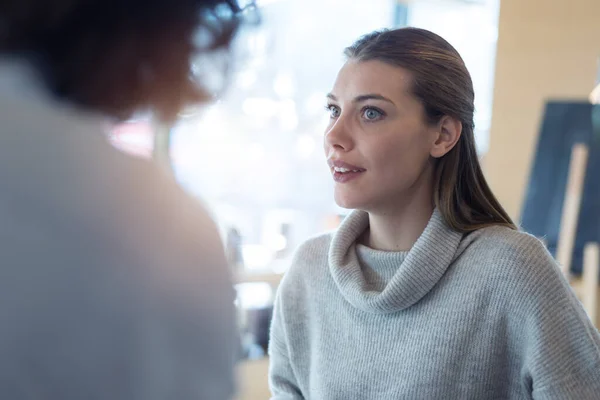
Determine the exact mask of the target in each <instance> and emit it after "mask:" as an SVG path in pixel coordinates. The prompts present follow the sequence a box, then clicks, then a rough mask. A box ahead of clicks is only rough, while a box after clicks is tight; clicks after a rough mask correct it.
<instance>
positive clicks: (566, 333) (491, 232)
mask: <svg viewBox="0 0 600 400" xmlns="http://www.w3.org/2000/svg"><path fill="white" fill-rule="evenodd" d="M367 226H368V216H367V214H366V213H364V212H360V211H354V212H352V213H351V214H350V215H349V216H348V217H347V218H346V219H345V220H344V221H343V223H342V225H341V226H340V228H339V229H338V230H337V232H336V233H334V234H327V235H322V236H319V237H316V238H314V239H311V240H309V241H307V242H306V243H304V244H303V245H302V246H301V247H300V248H299V249H298V251H297V253H296V255H295V258H294V261H293V263H292V265H291V268H290V270H289V271H288V273H287V274H286V276H285V277H284V279H283V281H282V283H281V286H280V289H279V292H278V295H277V298H276V304H275V314H274V319H273V323H272V328H271V343H270V357H271V366H270V372H269V383H270V387H271V391H272V393H273V399H276V400H284V399H285V400H292V399H310V400H321V399H322V400H335V399H339V400H342V399H343V400H352V399H365V400H366V399H368V400H376V399H381V400H384V399H385V400H387V399H445V400H451V399H461V400H464V399H531V398H533V399H579V400H586V399H600V335H599V334H598V331H597V330H596V328H594V326H593V325H592V323H591V321H590V320H589V318H588V317H587V316H586V314H585V312H584V310H583V308H582V307H581V304H580V303H579V301H578V300H577V298H576V297H575V296H574V294H573V292H572V290H571V289H570V287H569V285H568V283H567V282H566V280H565V279H564V278H563V277H562V275H561V273H560V271H559V268H558V267H557V265H556V262H555V261H554V260H553V258H552V257H551V255H550V254H549V253H548V252H547V251H546V249H545V248H544V246H543V245H542V244H541V242H540V241H538V240H537V239H536V238H534V237H533V236H530V235H528V234H525V233H522V232H517V231H514V230H511V229H509V228H504V227H490V228H485V229H480V230H478V231H476V232H473V233H471V234H468V235H463V234H460V233H457V232H456V231H453V230H452V229H451V228H450V227H449V226H448V225H447V224H446V223H445V222H444V220H443V217H442V216H441V214H440V213H439V212H438V211H437V210H436V211H434V213H433V215H432V217H431V219H430V221H429V223H428V225H427V227H426V228H425V230H424V232H423V233H422V235H421V236H420V238H419V239H418V240H417V242H416V243H415V245H414V246H413V248H412V249H411V250H410V251H408V252H404V253H401V252H385V251H376V250H373V249H371V248H368V247H366V246H363V245H360V244H357V238H358V237H359V236H360V235H361V233H362V232H364V231H365V229H366V228H367Z"/></svg>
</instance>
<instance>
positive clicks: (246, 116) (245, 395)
mask: <svg viewBox="0 0 600 400" xmlns="http://www.w3.org/2000/svg"><path fill="white" fill-rule="evenodd" d="M257 5H258V8H259V12H260V19H261V20H260V24H257V25H250V26H247V27H245V28H244V30H245V34H243V35H240V36H239V38H238V40H237V41H236V42H235V51H236V54H237V59H236V61H235V62H234V64H233V65H232V66H231V70H230V72H229V74H230V75H229V79H230V83H229V84H228V86H227V89H226V91H225V92H224V93H222V95H221V96H220V97H219V100H218V102H216V103H215V104H213V105H211V106H209V107H206V108H203V109H201V110H190V112H188V113H184V114H182V115H181V118H180V119H179V121H177V123H176V124H175V125H173V126H162V125H160V124H158V123H156V122H155V121H153V120H152V119H150V118H147V117H144V116H140V117H139V118H136V119H133V120H131V121H127V122H125V123H123V124H120V125H119V126H116V127H114V129H113V130H112V131H111V132H110V138H111V141H112V142H113V143H114V145H115V146H116V147H118V148H119V149H121V150H123V151H126V152H128V153H131V154H134V155H135V156H138V157H147V158H150V157H154V158H155V159H156V160H157V162H160V163H163V164H164V166H165V168H169V169H171V170H172V171H173V173H174V174H175V175H176V177H177V179H178V180H179V181H180V182H181V184H182V185H183V186H184V187H185V188H186V189H187V190H188V191H189V192H190V193H192V194H193V195H196V196H198V198H199V200H200V201H202V202H204V203H206V204H207V206H208V208H209V209H210V210H211V211H212V213H213V216H214V219H215V220H216V221H217V223H218V226H219V228H220V230H221V235H222V238H223V241H224V243H225V244H226V250H227V255H228V258H229V260H230V264H231V268H232V270H233V273H234V277H235V281H236V288H237V291H238V300H237V303H238V308H239V310H240V338H241V340H242V343H243V346H242V350H241V354H240V358H241V360H242V362H241V363H240V382H241V388H240V397H239V398H240V399H265V398H268V387H267V366H268V359H267V357H266V354H265V350H266V345H267V342H268V324H269V321H270V312H271V306H272V301H273V296H274V293H275V290H276V288H277V284H278V282H279V280H280V279H281V276H282V274H283V273H284V272H285V270H286V268H287V267H288V265H289V261H290V257H291V255H292V254H293V251H294V249H295V247H296V246H297V245H298V244H300V243H301V242H302V241H304V240H305V239H307V238H308V237H310V236H312V235H316V234H318V233H321V232H323V231H326V230H331V229H334V228H335V227H336V226H337V224H338V223H339V221H340V219H341V218H343V216H344V215H345V213H346V210H343V209H340V208H338V207H337V206H336V205H335V203H334V202H333V196H332V180H331V178H330V175H329V172H328V169H327V167H326V164H325V160H324V156H323V152H322V137H323V133H324V128H325V125H326V120H327V118H328V116H327V113H326V112H325V109H324V106H325V104H326V101H325V94H326V93H327V92H328V91H329V90H330V89H331V86H332V85H333V82H334V80H335V76H336V74H337V71H338V69H339V68H340V67H341V65H342V64H343V57H342V52H343V49H344V47H346V46H348V45H350V44H351V43H352V42H353V41H354V40H355V39H357V38H358V37H359V36H361V35H362V34H365V33H368V32H370V31H372V30H376V29H380V28H395V27H402V26H416V27H420V28H426V29H429V30H431V31H433V32H436V33H438V34H440V35H441V36H443V37H444V38H445V39H447V40H448V41H449V42H450V43H451V44H452V45H454V46H455V47H456V48H457V50H458V51H459V52H460V53H461V55H462V57H463V59H464V60H465V63H466V65H467V67H468V69H469V71H470V73H471V75H472V78H473V81H474V85H475V93H476V115H475V124H476V132H475V133H476V140H477V144H478V150H479V155H480V157H481V160H482V163H483V167H484V171H485V174H486V176H487V178H488V180H489V183H490V184H491V186H492V189H493V190H494V192H495V193H496V195H497V196H498V197H499V199H500V201H501V203H502V204H503V205H504V206H505V208H506V209H507V211H508V212H509V213H510V215H511V216H512V217H513V218H514V219H515V220H517V221H521V219H522V218H521V217H522V215H521V213H522V209H523V206H524V202H525V198H526V193H527V190H528V185H529V182H530V171H531V169H532V167H533V162H534V160H535V159H536V158H535V155H536V148H537V143H538V137H539V133H540V129H541V124H542V120H543V118H544V112H545V111H544V110H545V107H546V103H547V101H548V100H551V99H558V100H561V101H570V100H573V101H577V102H589V99H590V93H591V92H592V90H593V89H594V86H595V85H596V84H598V62H597V61H598V57H599V56H600V1H598V0H571V1H568V2H566V1H563V0H560V1H559V0H528V1H522V0H412V1H397V0H353V1H343V0H303V1H298V0H296V1H293V0H262V1H260V0H259V1H257ZM597 205H598V206H600V204H597ZM599 209H600V208H599Z"/></svg>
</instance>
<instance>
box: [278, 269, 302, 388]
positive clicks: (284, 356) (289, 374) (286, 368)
mask: <svg viewBox="0 0 600 400" xmlns="http://www.w3.org/2000/svg"><path fill="white" fill-rule="evenodd" d="M284 281H285V279H284ZM284 292H285V285H284V284H283V282H282V285H281V286H280V289H279V291H278V293H277V297H276V299H275V308H274V312H273V320H272V323H271V336H270V341H269V357H270V365H269V387H270V389H271V394H272V397H271V400H303V399H304V397H303V396H302V392H301V391H300V388H299V387H298V383H297V381H296V377H295V374H294V370H293V369H292V364H291V362H290V361H291V360H290V354H289V350H288V346H287V335H286V326H285V316H284V309H283V305H282V298H283V297H284V296H285V293H284Z"/></svg>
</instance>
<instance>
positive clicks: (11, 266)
mask: <svg viewBox="0 0 600 400" xmlns="http://www.w3.org/2000/svg"><path fill="white" fill-rule="evenodd" d="M226 10H229V12H225V11H226ZM237 11H238V10H237V6H236V5H235V4H234V3H233V2H232V1H228V0H227V1H226V0H144V1H142V0H87V1H73V0H3V1H2V2H0V188H1V190H0V193H1V194H0V221H1V223H0V238H1V240H0V265H1V268H0V326H1V327H2V328H1V331H0V354H2V358H1V361H0V398H1V399H11V400H21V399H51V400H55V399H61V400H80V399H111V400H165V399H180V400H198V399H218V400H225V399H230V398H231V397H232V395H233V392H234V383H233V381H234V378H233V367H234V366H233V363H234V353H235V351H236V346H235V341H234V337H235V335H236V328H235V309H234V305H233V300H234V291H233V287H232V284H231V279H230V277H229V274H228V267H227V262H226V260H225V255H224V252H223V248H222V246H221V243H220V241H219V235H218V232H217V230H216V228H215V226H214V224H213V223H212V222H211V221H210V219H209V218H208V215H207V213H206V212H205V211H204V210H203V209H202V207H200V206H199V205H198V202H197V201H196V200H194V199H192V198H190V197H189V196H187V195H186V194H185V193H184V191H183V190H182V189H181V188H180V187H179V186H178V185H177V183H176V182H175V181H174V179H173V178H172V177H171V176H170V175H169V174H165V173H164V172H162V171H161V170H160V169H159V168H157V166H156V165H154V164H153V163H150V162H146V161H143V160H136V159H133V158H131V157H128V156H126V155H124V154H122V153H120V152H119V151H117V150H116V149H115V148H113V147H112V146H110V145H109V143H108V141H107V135H106V130H105V127H106V125H107V124H108V123H111V122H112V121H115V120H118V119H121V118H127V117H129V116H130V115H131V114H132V113H134V112H136V111H152V112H154V113H155V114H157V115H159V116H160V117H161V118H163V119H167V120H172V119H174V118H175V117H176V116H177V113H178V112H179V111H180V110H181V109H182V108H183V107H184V106H186V105H187V104H190V103H196V102H199V101H203V100H206V99H207V98H208V97H209V95H208V93H206V91H205V90H203V89H202V86H201V85H198V83H206V82H194V81H192V80H190V75H191V74H190V61H191V59H192V57H193V56H194V55H195V54H198V53H200V54H202V55H204V56H208V53H210V52H211V51H212V50H223V51H227V50H228V47H229V43H230V41H231V38H232V35H233V34H234V32H235V31H236V27H237V25H238V18H237ZM234 14H236V15H234ZM198 30H200V32H201V33H203V34H204V36H203V39H204V43H203V44H202V46H199V45H198V44H197V43H195V39H194V38H197V37H198V35H197V32H198ZM207 58H210V57H206V58H205V59H207Z"/></svg>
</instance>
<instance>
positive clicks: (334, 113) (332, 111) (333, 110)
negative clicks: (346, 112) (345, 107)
mask: <svg viewBox="0 0 600 400" xmlns="http://www.w3.org/2000/svg"><path fill="white" fill-rule="evenodd" d="M325 109H326V110H327V111H329V117H330V118H337V117H339V116H340V109H339V107H337V106H334V105H332V104H330V105H327V106H326V107H325Z"/></svg>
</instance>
